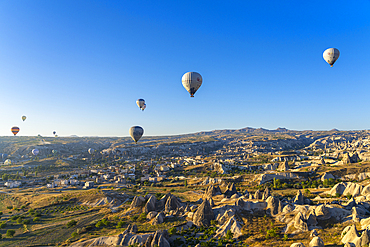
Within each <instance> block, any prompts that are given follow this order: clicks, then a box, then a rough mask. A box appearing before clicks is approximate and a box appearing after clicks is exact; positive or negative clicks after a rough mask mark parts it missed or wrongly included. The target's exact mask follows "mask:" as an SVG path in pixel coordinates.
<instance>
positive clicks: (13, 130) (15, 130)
mask: <svg viewBox="0 0 370 247" xmlns="http://www.w3.org/2000/svg"><path fill="white" fill-rule="evenodd" d="M11 130H12V132H13V134H14V135H16V134H18V132H19V128H18V127H16V126H14V127H13V128H12V129H11Z"/></svg>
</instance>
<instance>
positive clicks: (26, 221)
mask: <svg viewBox="0 0 370 247" xmlns="http://www.w3.org/2000/svg"><path fill="white" fill-rule="evenodd" d="M30 223H31V221H30V220H29V219H27V220H24V221H23V222H22V224H23V225H29V224H30Z"/></svg>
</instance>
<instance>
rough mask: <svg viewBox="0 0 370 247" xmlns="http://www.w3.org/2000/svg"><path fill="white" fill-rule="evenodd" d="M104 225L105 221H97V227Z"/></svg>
mask: <svg viewBox="0 0 370 247" xmlns="http://www.w3.org/2000/svg"><path fill="white" fill-rule="evenodd" d="M102 226H104V223H103V222H101V221H99V222H98V223H96V224H95V227H96V228H100V227H102Z"/></svg>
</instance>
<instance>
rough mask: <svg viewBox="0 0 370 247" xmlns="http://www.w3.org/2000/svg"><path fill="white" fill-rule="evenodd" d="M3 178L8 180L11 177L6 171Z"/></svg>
mask: <svg viewBox="0 0 370 247" xmlns="http://www.w3.org/2000/svg"><path fill="white" fill-rule="evenodd" d="M1 178H2V179H3V181H8V179H9V175H8V174H6V173H4V174H3V176H2V177H1Z"/></svg>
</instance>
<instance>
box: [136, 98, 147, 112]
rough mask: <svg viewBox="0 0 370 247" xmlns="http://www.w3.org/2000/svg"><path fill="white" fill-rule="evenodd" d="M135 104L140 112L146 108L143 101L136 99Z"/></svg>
mask: <svg viewBox="0 0 370 247" xmlns="http://www.w3.org/2000/svg"><path fill="white" fill-rule="evenodd" d="M136 104H137V106H138V107H139V108H140V109H141V110H142V111H144V109H145V107H146V105H145V100H143V99H138V100H136ZM143 106H145V107H144V108H143Z"/></svg>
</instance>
